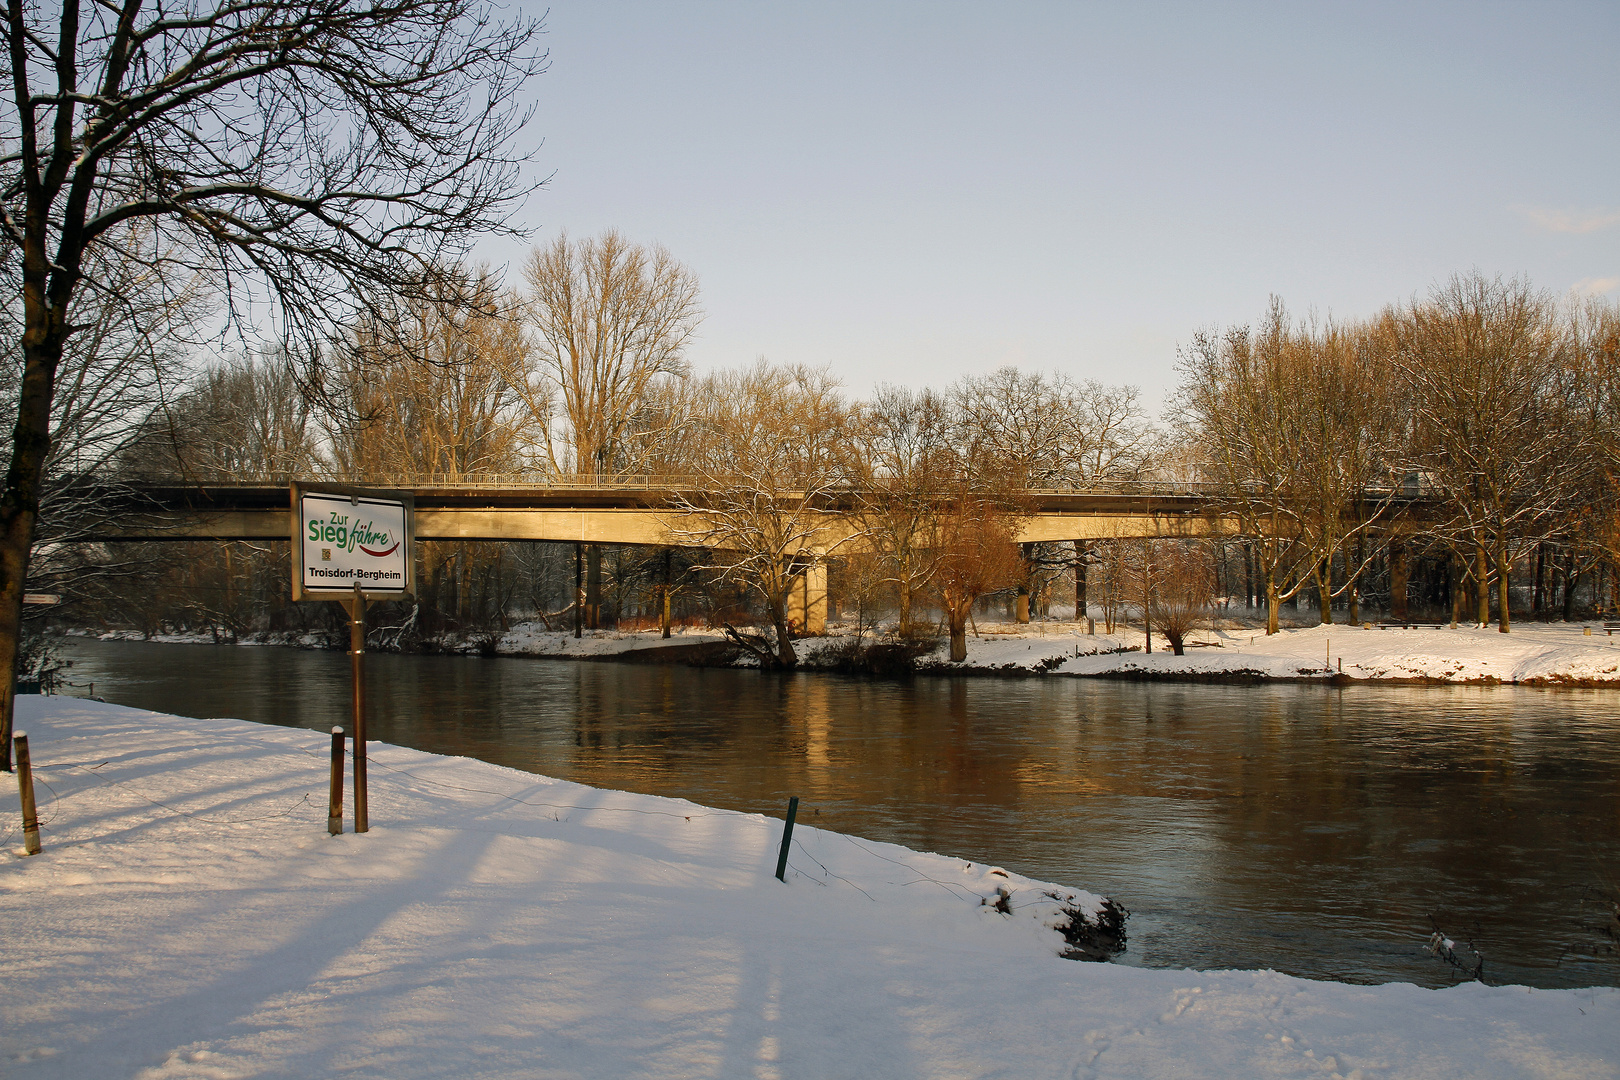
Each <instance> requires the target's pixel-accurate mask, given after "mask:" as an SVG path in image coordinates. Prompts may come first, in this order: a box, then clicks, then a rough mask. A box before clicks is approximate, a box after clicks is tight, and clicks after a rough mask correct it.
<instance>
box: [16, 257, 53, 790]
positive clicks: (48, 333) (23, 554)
mask: <svg viewBox="0 0 1620 1080" xmlns="http://www.w3.org/2000/svg"><path fill="white" fill-rule="evenodd" d="M31 276H32V275H25V285H24V290H23V292H24V307H25V309H26V319H27V324H28V325H27V327H26V330H25V332H24V334H23V358H24V364H23V377H22V387H21V391H20V393H19V395H18V401H17V425H16V427H15V428H14V429H13V431H12V443H11V467H10V469H9V470H8V471H7V473H6V486H5V490H4V491H3V492H0V767H4V769H5V771H6V772H10V771H11V769H12V763H11V732H12V723H13V717H14V715H15V712H16V706H17V656H18V652H19V645H20V637H21V634H22V606H23V591H24V589H25V588H26V586H27V583H28V555H29V551H30V549H31V548H32V547H33V543H34V526H35V524H36V523H37V521H38V520H39V494H40V488H41V484H42V479H43V477H44V474H45V459H46V457H47V456H48V455H49V453H50V448H51V395H52V393H53V392H54V389H55V383H56V368H57V365H58V364H59V363H60V362H61V359H62V340H63V338H64V337H65V319H64V318H63V317H62V316H63V314H64V313H65V309H66V304H65V303H63V304H61V305H56V306H53V307H52V308H46V306H45V305H44V303H43V302H42V301H43V295H42V293H43V290H38V291H36V287H35V286H34V283H33V282H31V281H27V280H26V278H27V277H31ZM40 276H41V277H43V274H41V275H40Z"/></svg>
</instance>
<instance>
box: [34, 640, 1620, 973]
mask: <svg viewBox="0 0 1620 1080" xmlns="http://www.w3.org/2000/svg"><path fill="white" fill-rule="evenodd" d="M64 652H65V655H66V656H67V657H68V658H70V659H72V660H73V661H74V667H73V670H72V671H71V672H70V673H69V674H70V675H71V676H72V678H73V679H74V681H75V682H77V683H80V684H85V683H89V682H92V681H93V682H94V692H95V694H96V696H98V697H102V698H105V699H106V700H108V701H113V702H118V703H121V704H125V705H133V706H138V707H141V708H147V709H155V710H161V711H165V712H173V713H179V714H181V715H186V716H198V717H212V716H231V717H241V718H244V719H248V720H256V721H261V722H265V723H272V724H282V725H287V726H294V727H306V728H312V729H316V730H321V731H325V730H328V729H330V727H331V726H332V725H334V724H342V725H344V726H345V727H348V725H349V717H348V715H347V702H348V671H349V666H348V659H347V657H346V656H345V655H344V654H342V653H335V652H331V653H329V652H310V651H303V650H296V649H283V648H251V647H237V646H206V645H160V644H148V643H139V642H101V641H93V640H88V639H69V642H68V644H67V645H66V646H65V649H64ZM367 664H368V667H369V679H368V693H369V694H370V702H371V710H370V711H371V717H370V721H369V723H370V736H371V738H373V739H376V740H380V741H384V742H391V743H397V744H402V745H405V746H412V747H416V748H419V749H422V750H429V751H433V752H436V753H443V754H459V755H466V756H469V757H476V758H481V759H483V760H485V761H490V762H494V763H496V764H500V765H507V766H511V767H513V768H517V769H524V770H527V771H530V772H537V773H544V774H547V775H551V776H558V777H564V778H567V779H570V780H576V781H579V782H582V783H587V784H594V785H598V786H602V787H609V788H619V789H624V790H629V791H638V792H646V793H650V794H656V795H673V796H680V797H683V798H687V799H692V800H694V801H696V802H700V803H705V804H708V805H712V806H720V807H727V808H730V809H735V810H744V811H757V812H762V813H766V814H771V815H774V816H778V817H780V816H782V815H783V814H784V812H785V810H786V803H787V800H788V797H789V796H790V795H798V796H799V797H800V799H801V807H800V821H801V822H805V823H808V824H812V825H816V826H819V827H823V828H830V829H836V830H839V831H843V832H849V833H854V834H857V835H860V836H865V837H870V838H873V839H877V840H887V841H892V842H894V843H899V844H904V845H907V846H908V847H912V848H918V849H921V850H925V851H937V852H942V853H946V854H950V855H957V856H961V857H963V858H967V859H971V860H974V861H982V862H988V863H993V864H997V865H1001V866H1004V867H1006V868H1008V869H1010V870H1014V871H1017V872H1019V873H1023V874H1027V875H1029V876H1032V877H1036V878H1041V879H1045V880H1050V881H1056V882H1060V883H1062V884H1065V885H1070V886H1076V887H1080V888H1086V889H1090V890H1092V891H1094V892H1099V893H1103V894H1105V895H1107V896H1111V897H1113V898H1114V899H1116V900H1117V901H1119V902H1120V903H1122V904H1123V905H1124V906H1125V907H1127V908H1128V909H1130V911H1131V913H1132V915H1131V918H1130V921H1129V923H1128V930H1129V934H1130V944H1129V948H1128V950H1127V951H1126V952H1125V954H1124V955H1122V956H1121V957H1120V962H1121V963H1127V964H1139V965H1143V966H1148V967H1193V968H1200V969H1210V968H1275V969H1277V970H1279V971H1285V972H1289V973H1291V974H1296V975H1303V976H1307V977H1312V978H1326V979H1339V980H1345V981H1350V982H1385V981H1390V980H1403V981H1410V982H1416V983H1420V984H1423V985H1428V986H1439V985H1444V984H1446V983H1449V982H1451V981H1454V979H1455V977H1456V976H1455V973H1454V972H1453V971H1452V969H1451V968H1449V967H1448V966H1446V965H1445V964H1443V963H1441V962H1440V961H1438V960H1436V959H1435V958H1433V957H1431V956H1429V955H1428V954H1427V953H1425V952H1424V951H1423V946H1424V945H1426V944H1427V942H1428V938H1429V935H1430V933H1431V932H1432V930H1433V923H1431V920H1433V922H1434V923H1438V925H1439V926H1440V927H1441V928H1443V930H1444V931H1445V932H1446V933H1447V934H1449V935H1450V936H1451V937H1453V938H1455V939H1457V940H1459V941H1462V940H1471V941H1472V943H1473V944H1474V946H1476V947H1477V949H1478V950H1479V952H1480V953H1481V954H1482V955H1483V957H1484V961H1485V967H1484V973H1485V977H1486V979H1487V981H1490V982H1510V983H1524V984H1528V985H1533V986H1542V987H1556V986H1580V985H1594V984H1601V985H1614V984H1616V983H1620V959H1617V958H1615V957H1614V956H1612V955H1605V954H1603V953H1602V952H1601V951H1600V950H1599V949H1598V946H1599V945H1601V944H1602V943H1603V939H1601V938H1600V937H1599V936H1598V934H1597V933H1596V932H1595V931H1594V930H1592V929H1591V928H1590V927H1591V926H1592V925H1593V924H1597V923H1599V922H1600V921H1601V919H1600V917H1601V914H1602V911H1601V908H1600V906H1599V898H1600V890H1601V889H1603V888H1604V887H1605V886H1607V887H1609V888H1611V889H1612V888H1613V887H1614V886H1615V884H1616V883H1617V879H1620V828H1617V825H1620V692H1615V691H1587V690H1570V691H1551V690H1530V689H1516V688H1508V687H1454V688H1452V687H1442V688H1435V687H1376V686H1375V687H1345V688H1338V689H1334V688H1326V687H1320V686H1302V685H1276V686H1213V685H1190V684H1164V683H1158V684H1154V683H1126V682H1114V681H1102V680H1084V679H1068V678H1045V679H1023V680H1010V679H983V678H980V679H972V678H954V679H953V678H918V679H915V680H912V681H908V682H885V681H863V680H856V679H845V678H841V677H836V676H828V675H769V674H761V673H759V672H756V671H734V670H704V669H693V668H683V667H655V666H635V665H627V664H615V663H579V662H565V661H549V660H520V659H475V658H462V657H422V656H392V655H385V654H376V653H373V654H370V655H368V657H367ZM87 691H88V687H83V686H81V688H79V689H77V690H75V691H73V692H77V693H81V694H82V693H86V692H87Z"/></svg>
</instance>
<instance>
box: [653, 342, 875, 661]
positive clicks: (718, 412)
mask: <svg viewBox="0 0 1620 1080" xmlns="http://www.w3.org/2000/svg"><path fill="white" fill-rule="evenodd" d="M694 399H695V401H696V402H697V404H698V408H699V412H698V415H697V417H696V419H695V421H694V424H693V432H694V442H693V445H692V446H691V448H690V453H691V457H690V459H689V460H690V461H691V462H692V465H693V469H694V472H695V473H696V490H694V491H691V492H687V493H683V494H679V495H677V496H675V498H674V504H673V509H674V514H673V515H672V517H671V519H670V525H669V528H670V533H671V537H672V539H673V540H675V541H676V542H677V543H681V544H684V545H689V546H700V547H703V548H705V549H707V550H708V561H707V562H706V563H705V564H704V566H703V568H704V569H706V570H708V571H709V572H710V573H712V574H713V575H715V576H716V577H717V578H718V579H719V580H720V581H722V582H726V583H734V584H738V585H741V586H743V587H744V588H746V589H747V590H748V592H749V593H751V594H752V595H753V596H754V598H755V599H757V600H758V601H759V602H760V603H761V604H762V605H763V607H764V609H765V615H766V618H767V620H769V622H770V624H771V631H772V637H773V639H774V640H766V639H760V638H757V637H756V636H754V635H748V634H744V633H742V632H741V631H739V630H738V629H737V628H736V627H728V630H729V632H730V635H731V637H732V639H733V640H734V641H736V642H737V643H738V644H740V645H742V646H743V647H744V648H747V649H748V650H749V651H750V652H752V653H753V654H754V655H755V656H756V657H758V658H759V660H760V663H761V664H762V665H764V666H767V667H787V668H791V667H794V666H796V665H797V664H798V653H797V652H796V651H795V649H794V647H793V634H792V628H791V627H790V626H789V625H788V597H789V593H790V592H791V590H792V589H793V586H794V585H795V584H796V583H797V582H798V581H799V580H800V579H801V578H802V576H803V575H804V574H805V573H806V572H807V571H808V570H810V569H811V568H812V567H813V565H814V564H815V563H816V562H817V561H818V560H821V559H824V558H825V557H826V556H827V555H828V554H829V553H831V552H832V551H835V550H836V549H837V548H839V547H840V546H842V545H843V544H845V543H847V542H848V541H849V540H850V538H851V537H852V536H853V535H854V527H853V522H852V520H851V519H850V517H849V515H848V513H847V509H848V507H847V505H846V503H845V501H844V495H845V493H846V492H847V490H848V487H849V475H850V474H849V462H848V449H849V442H850V432H849V407H848V406H847V405H846V404H845V402H844V400H843V398H842V397H841V396H840V395H839V393H838V384H837V383H836V382H835V381H834V380H833V379H832V377H831V376H829V375H828V374H827V373H826V372H825V371H824V370H819V369H812V368H805V367H799V366H793V367H784V366H776V365H772V364H769V363H766V362H765V361H764V360H760V361H759V362H757V363H755V364H754V365H752V366H751V367H747V368H743V369H741V370H739V371H730V372H721V373H719V374H716V375H712V376H709V377H708V378H707V379H705V380H704V384H703V386H702V387H701V388H700V392H699V393H697V394H696V395H694Z"/></svg>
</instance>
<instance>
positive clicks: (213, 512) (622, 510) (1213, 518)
mask: <svg viewBox="0 0 1620 1080" xmlns="http://www.w3.org/2000/svg"><path fill="white" fill-rule="evenodd" d="M310 483H317V481H314V480H311V481H310ZM368 486H370V485H368ZM376 486H377V487H378V488H379V489H380V488H381V487H382V485H376ZM388 490H393V491H406V492H409V493H410V494H411V495H412V496H413V497H414V500H415V505H416V516H415V522H416V524H415V532H416V539H417V540H449V541H455V540H469V541H503V540H549V541H560V542H583V543H598V544H668V543H670V542H671V537H670V527H671V525H672V524H678V523H679V521H680V520H681V519H680V515H679V513H678V512H677V511H676V510H675V509H674V506H673V504H672V501H671V500H672V497H673V496H674V494H675V493H676V492H680V491H684V492H685V493H687V494H688V495H689V496H690V497H692V498H693V500H694V501H698V499H697V497H698V495H699V494H700V491H699V490H698V489H696V488H687V487H685V486H684V485H682V486H679V487H677V486H673V485H670V484H657V483H654V482H650V481H649V482H646V483H643V484H623V483H621V484H615V485H612V486H587V485H583V484H577V483H563V484H533V483H530V484H496V483H443V484H426V485H401V486H398V487H391V488H388ZM858 496H859V493H858V492H849V493H847V495H846V496H843V497H840V496H839V495H837V494H834V495H833V497H832V500H831V502H830V504H829V507H828V517H829V526H830V531H831V532H833V533H834V534H837V533H844V534H845V535H847V532H848V529H849V526H848V525H847V524H844V523H843V519H842V516H841V515H840V514H839V513H838V511H839V510H840V509H848V508H851V507H853V506H855V505H856V504H857V502H858ZM1027 497H1028V499H1029V504H1030V513H1029V515H1028V516H1027V517H1026V518H1025V520H1024V523H1023V527H1022V529H1021V532H1020V536H1019V539H1020V540H1021V541H1023V542H1025V543H1030V542H1038V541H1061V540H1096V539H1105V538H1122V537H1136V538H1142V537H1172V536H1213V535H1227V534H1236V532H1237V531H1238V529H1237V526H1236V522H1235V521H1233V520H1231V519H1229V518H1223V517H1221V516H1220V514H1219V510H1218V504H1217V503H1216V501H1215V498H1214V493H1213V491H1212V490H1210V489H1206V488H1199V487H1197V486H1195V485H1179V486H1170V485H1146V484H1111V485H1106V486H1104V485H1097V486H1095V487H1094V488H1092V489H1088V490H1084V491H1030V492H1028V493H1027ZM118 502H119V504H120V505H118V506H117V510H118V511H119V512H118V513H116V514H113V515H109V516H108V518H107V519H106V520H105V521H104V522H103V523H102V524H101V525H99V526H98V527H95V528H94V529H93V530H92V531H91V533H90V535H89V536H88V537H87V538H88V539H94V540H99V541H129V540H256V541H265V540H285V539H287V538H288V537H289V535H290V532H291V519H290V512H291V503H290V489H289V487H288V486H287V485H286V484H265V483H229V484H226V483H204V484H183V483H152V484H142V485H137V486H135V487H132V488H130V489H128V490H127V492H126V493H125V494H123V495H122V496H121V497H120V498H119V500H118ZM841 504H842V505H841ZM834 538H835V539H836V535H835V536H834Z"/></svg>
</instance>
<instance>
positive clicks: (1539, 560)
mask: <svg viewBox="0 0 1620 1080" xmlns="http://www.w3.org/2000/svg"><path fill="white" fill-rule="evenodd" d="M1546 585H1547V541H1545V540H1543V541H1542V542H1541V543H1539V544H1537V545H1536V568H1535V584H1534V585H1533V586H1531V589H1530V614H1531V615H1532V616H1534V617H1536V618H1538V619H1539V618H1540V617H1541V613H1542V609H1543V608H1544V607H1545V606H1546V605H1545V603H1544V602H1543V599H1542V590H1543V589H1545V588H1546Z"/></svg>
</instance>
